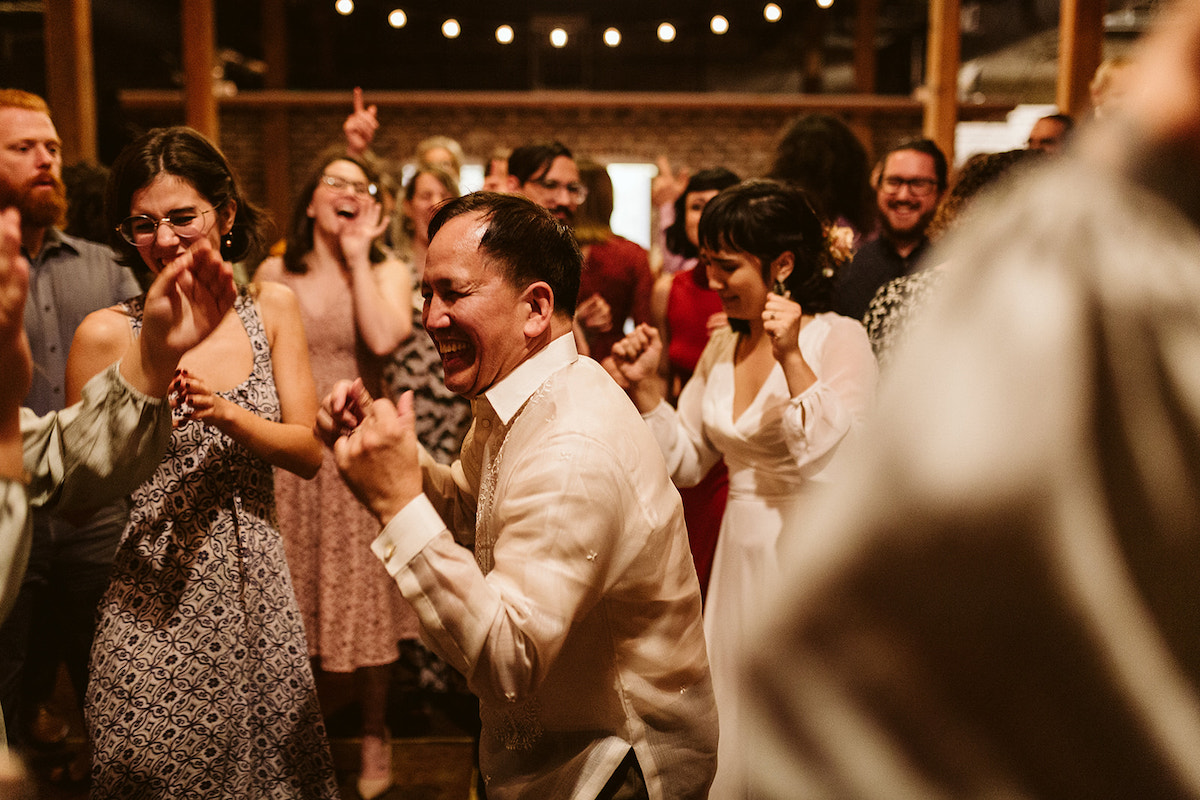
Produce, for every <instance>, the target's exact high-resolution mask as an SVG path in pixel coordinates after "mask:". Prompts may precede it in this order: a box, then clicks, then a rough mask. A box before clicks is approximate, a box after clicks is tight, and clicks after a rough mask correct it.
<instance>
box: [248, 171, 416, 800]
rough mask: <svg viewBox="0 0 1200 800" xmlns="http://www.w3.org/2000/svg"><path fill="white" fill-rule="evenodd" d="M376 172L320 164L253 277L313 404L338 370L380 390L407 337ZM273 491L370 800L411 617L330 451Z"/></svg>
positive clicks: (300, 591)
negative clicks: (273, 251) (269, 289)
mask: <svg viewBox="0 0 1200 800" xmlns="http://www.w3.org/2000/svg"><path fill="white" fill-rule="evenodd" d="M379 177H380V176H379V174H378V172H377V171H376V169H375V168H374V166H373V163H372V162H371V161H369V160H367V159H366V158H364V157H355V156H347V155H346V154H345V153H330V154H329V155H327V156H325V157H324V158H322V159H321V160H320V161H319V167H318V169H316V170H315V171H314V172H313V173H312V175H311V176H310V177H309V179H308V181H307V183H306V184H305V186H304V189H303V190H302V192H301V193H300V200H299V203H298V204H297V206H296V209H295V212H294V213H293V217H292V225H291V230H290V232H289V235H288V241H287V250H286V252H285V253H284V254H283V255H282V256H276V257H272V258H269V259H267V260H266V261H264V262H263V264H262V266H261V267H259V269H258V272H257V274H256V276H255V280H256V282H260V283H261V282H264V281H277V282H279V283H283V284H285V285H287V286H289V287H291V289H292V290H293V291H294V292H295V293H296V296H297V297H298V298H299V301H300V312H301V317H302V319H303V321H304V328H305V331H306V332H307V334H308V346H309V355H310V359H311V361H312V370H313V377H314V379H315V382H316V388H317V396H318V397H321V396H324V394H325V393H327V392H329V391H330V389H331V388H332V386H333V383H334V381H336V380H337V379H339V378H344V377H346V376H348V375H358V376H361V377H362V378H363V380H364V381H365V382H366V384H367V386H369V387H371V391H372V392H379V390H380V388H381V383H380V381H381V376H382V372H383V364H384V362H385V360H386V357H387V356H388V355H389V354H390V353H391V352H392V351H393V350H395V349H396V347H397V346H398V345H399V344H400V343H401V342H402V341H403V340H405V339H407V338H408V337H409V336H410V335H411V333H412V315H411V310H410V302H411V301H410V297H411V294H410V292H411V289H410V287H411V279H410V277H409V273H408V269H407V267H406V266H405V265H404V263H403V262H401V261H398V260H396V259H395V258H394V257H392V256H390V254H388V253H386V252H385V251H384V250H383V249H382V247H381V246H380V245H379V236H380V235H381V234H382V233H383V231H384V230H385V229H386V227H387V219H386V218H385V217H384V216H383V214H382V206H381V203H380V197H379V189H378V186H379ZM276 496H277V499H278V505H279V526H280V529H281V531H282V533H283V538H284V544H285V546H286V549H287V558H288V564H289V566H290V567H291V571H292V576H293V582H294V584H295V588H296V597H297V600H298V601H299V603H300V609H301V611H302V612H303V614H304V626H305V630H306V632H307V638H308V651H309V655H310V656H312V657H313V659H314V664H315V665H317V666H319V667H320V669H322V670H324V671H326V672H334V673H349V672H352V673H354V675H355V683H356V686H357V690H358V699H359V702H360V705H361V707H362V720H363V727H362V752H361V772H360V775H359V779H358V791H359V794H360V795H361V796H362V797H363V798H365V800H370V798H373V797H377V796H379V795H381V794H383V793H384V792H385V791H387V789H388V787H389V786H390V785H391V783H392V779H391V760H390V758H391V747H390V743H389V734H388V731H387V727H386V725H385V720H384V715H385V711H386V708H387V688H388V683H389V680H390V673H391V670H390V667H391V665H392V664H393V663H394V662H395V661H396V660H397V659H398V658H399V650H398V647H397V643H398V642H399V641H400V640H401V639H412V638H416V636H417V622H416V615H415V613H414V612H413V610H412V609H411V608H410V607H409V606H408V605H407V604H406V603H405V602H404V600H403V599H402V598H401V596H400V593H399V591H398V590H397V588H396V584H395V582H394V581H393V580H392V579H391V577H390V576H389V575H388V574H387V572H386V571H385V570H384V569H383V566H382V565H381V564H380V563H379V560H378V559H377V558H375V556H374V555H372V553H371V550H370V547H369V545H370V543H371V541H372V540H373V539H374V538H375V535H376V534H377V533H378V532H379V525H378V524H377V523H376V521H375V519H374V517H372V516H371V514H370V512H368V511H367V510H366V509H365V508H363V507H362V506H361V505H360V504H359V503H358V501H357V500H356V499H355V498H354V496H353V495H352V494H351V493H350V490H349V489H347V488H346V486H345V484H344V483H343V482H342V480H341V477H340V476H339V475H338V472H337V468H336V466H335V465H334V463H333V456H332V454H331V453H330V452H328V451H326V453H325V459H324V462H323V463H322V465H321V470H320V472H319V473H318V474H317V477H316V478H315V479H313V480H312V481H300V480H296V479H294V478H292V476H290V475H287V474H285V473H282V472H280V473H279V474H277V476H276Z"/></svg>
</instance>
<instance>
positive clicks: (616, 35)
mask: <svg viewBox="0 0 1200 800" xmlns="http://www.w3.org/2000/svg"><path fill="white" fill-rule="evenodd" d="M604 43H605V44H606V45H608V46H609V47H616V46H617V45H619V44H620V43H621V32H620V31H619V30H617V29H616V28H609V29H608V30H606V31H604Z"/></svg>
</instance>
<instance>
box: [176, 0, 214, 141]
mask: <svg viewBox="0 0 1200 800" xmlns="http://www.w3.org/2000/svg"><path fill="white" fill-rule="evenodd" d="M182 2H183V6H182V12H183V13H182V17H183V82H184V94H183V97H184V119H185V120H186V122H187V124H188V125H190V126H192V127H193V128H195V129H196V130H198V131H200V132H201V133H203V134H204V135H205V136H207V137H208V138H209V139H212V141H213V142H214V143H219V142H220V126H219V124H218V119H217V98H216V95H215V94H213V67H214V66H216V46H215V43H214V41H213V40H214V38H215V35H216V19H215V15H214V13H213V0H182Z"/></svg>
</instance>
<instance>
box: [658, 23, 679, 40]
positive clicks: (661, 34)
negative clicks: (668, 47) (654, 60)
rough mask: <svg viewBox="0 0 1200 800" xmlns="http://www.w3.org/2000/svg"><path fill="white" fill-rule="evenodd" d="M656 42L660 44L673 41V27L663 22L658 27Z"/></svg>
mask: <svg viewBox="0 0 1200 800" xmlns="http://www.w3.org/2000/svg"><path fill="white" fill-rule="evenodd" d="M658 40H659V41H660V42H673V41H675V26H674V25H672V24H671V23H669V22H664V23H663V24H661V25H659V26H658Z"/></svg>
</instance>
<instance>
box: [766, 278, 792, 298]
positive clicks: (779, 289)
mask: <svg viewBox="0 0 1200 800" xmlns="http://www.w3.org/2000/svg"><path fill="white" fill-rule="evenodd" d="M771 291H772V292H774V293H775V294H777V295H779V296H780V297H782V298H784V299H785V300H790V299H792V293H791V291H790V290H789V289H788V288H787V287H786V286H784V285H783V278H780V277H776V278H775V283H774V284H772V286H771Z"/></svg>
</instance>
